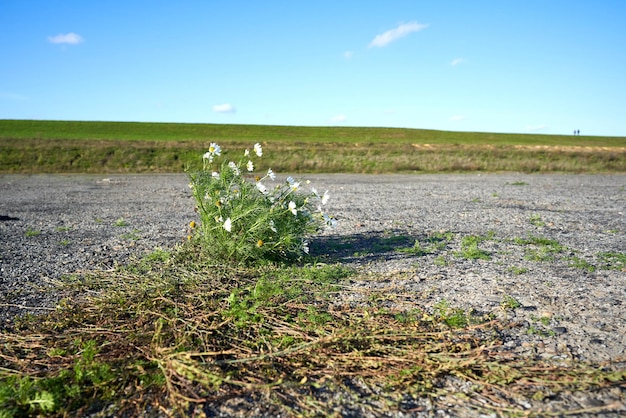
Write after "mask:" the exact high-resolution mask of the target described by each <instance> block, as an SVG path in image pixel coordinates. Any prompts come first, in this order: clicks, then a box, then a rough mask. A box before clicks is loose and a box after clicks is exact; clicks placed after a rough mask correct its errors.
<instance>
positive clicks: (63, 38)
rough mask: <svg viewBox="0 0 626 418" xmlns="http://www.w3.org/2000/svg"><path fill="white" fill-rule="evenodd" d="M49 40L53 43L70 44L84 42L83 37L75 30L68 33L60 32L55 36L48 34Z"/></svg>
mask: <svg viewBox="0 0 626 418" xmlns="http://www.w3.org/2000/svg"><path fill="white" fill-rule="evenodd" d="M48 42H50V43H52V44H70V45H77V44H80V43H82V42H83V37H82V36H80V35H77V34H75V33H74V32H70V33H66V34H62V33H60V34H58V35H55V36H48Z"/></svg>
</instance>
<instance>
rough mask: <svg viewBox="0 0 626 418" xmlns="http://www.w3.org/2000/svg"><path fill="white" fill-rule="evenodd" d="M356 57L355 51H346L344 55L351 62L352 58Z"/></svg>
mask: <svg viewBox="0 0 626 418" xmlns="http://www.w3.org/2000/svg"><path fill="white" fill-rule="evenodd" d="M353 56H354V52H353V51H346V52H344V53H343V57H344V58H345V59H347V60H349V59H350V58H352V57H353Z"/></svg>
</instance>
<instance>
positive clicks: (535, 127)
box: [526, 123, 548, 131]
mask: <svg viewBox="0 0 626 418" xmlns="http://www.w3.org/2000/svg"><path fill="white" fill-rule="evenodd" d="M547 128H548V125H546V124H545V123H541V124H539V125H527V126H526V130H527V131H543V130H544V129H547Z"/></svg>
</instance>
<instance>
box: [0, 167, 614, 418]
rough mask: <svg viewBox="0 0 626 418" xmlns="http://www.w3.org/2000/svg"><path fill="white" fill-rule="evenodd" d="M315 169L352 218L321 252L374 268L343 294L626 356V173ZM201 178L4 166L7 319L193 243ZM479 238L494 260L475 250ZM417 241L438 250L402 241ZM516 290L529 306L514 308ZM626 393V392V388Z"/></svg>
mask: <svg viewBox="0 0 626 418" xmlns="http://www.w3.org/2000/svg"><path fill="white" fill-rule="evenodd" d="M304 178H305V179H309V180H311V184H312V185H314V186H315V187H316V188H317V189H318V190H320V191H324V190H328V191H329V192H330V194H331V201H330V203H329V206H328V212H329V213H331V214H334V215H335V216H336V218H337V219H338V221H339V222H338V226H337V227H336V228H335V229H333V230H329V231H325V232H324V233H323V234H322V235H321V236H319V237H317V238H315V239H313V240H312V243H311V251H312V252H314V253H318V254H330V256H331V258H332V259H334V260H338V261H341V262H343V263H346V264H348V265H351V266H354V267H355V268H357V269H359V270H360V271H362V272H363V273H365V274H364V275H363V276H361V277H363V278H362V279H360V280H358V281H355V282H354V283H353V287H354V289H353V292H351V293H350V294H347V295H346V296H345V297H344V298H343V299H342V300H341V301H338V303H350V304H359V303H360V302H361V301H362V300H363V299H364V298H366V297H367V294H368V293H369V292H371V291H372V290H378V291H381V292H388V293H389V294H394V295H402V296H401V297H397V298H394V299H393V302H390V303H393V304H395V305H396V306H403V307H407V308H411V307H422V308H426V309H431V310H432V309H434V307H435V306H437V305H438V304H439V306H441V303H442V301H444V302H445V303H448V304H449V305H450V306H453V307H460V308H463V309H466V310H468V311H469V310H473V311H475V312H476V313H478V314H483V313H491V314H494V315H496V316H499V317H506V318H507V319H508V320H511V321H513V322H516V323H519V324H520V326H519V327H518V328H517V329H516V330H512V331H511V335H510V340H509V341H507V342H506V344H507V345H508V346H509V347H510V349H511V350H513V351H517V352H520V353H528V354H531V355H534V356H540V357H546V358H566V357H571V358H576V359H582V360H590V361H594V362H595V361H605V360H612V361H618V360H619V359H624V358H625V356H626V353H625V347H626V297H625V296H626V265H625V263H626V261H625V260H624V257H626V239H625V238H626V215H625V213H626V175H552V174H551V175H527V174H480V175H478V174H472V175H467V174H466V175H342V174H335V175H309V176H304ZM187 183H188V180H187V177H186V176H185V175H114V176H104V175H100V176H92V175H33V176H24V175H0V320H2V321H9V320H10V319H11V318H12V317H13V316H14V315H16V314H20V313H24V312H26V311H35V312H36V311H41V310H42V308H43V309H45V308H50V307H53V306H54V304H55V302H56V298H55V295H54V293H53V292H50V291H49V289H50V283H51V281H54V280H55V279H58V278H59V277H60V276H61V275H63V274H66V273H71V272H76V271H80V270H86V269H94V268H103V267H104V268H106V267H109V266H111V265H113V264H114V263H115V262H123V261H124V260H126V259H127V258H128V257H129V256H130V255H131V254H134V253H135V254H139V253H144V252H149V251H151V250H153V249H154V248H155V247H164V248H168V247H171V246H173V245H174V244H175V243H177V242H180V241H181V240H182V239H184V237H185V236H186V231H187V224H188V222H189V221H191V220H194V219H196V215H195V213H194V211H193V207H194V203H193V200H192V198H191V195H190V191H189V188H188V185H187ZM468 236H475V237H477V238H476V239H475V240H476V242H478V249H479V250H480V251H481V253H480V254H482V255H483V256H485V257H484V258H485V259H480V258H471V257H466V256H464V255H463V247H462V242H463V240H464V239H467V238H466V237H468ZM416 240H417V241H418V242H419V243H420V246H421V248H422V249H427V250H429V251H426V252H422V253H420V252H417V251H413V252H411V251H399V249H402V248H410V247H412V246H413V245H414V243H415V241H416ZM547 240H550V241H547ZM542 243H543V244H542ZM546 243H547V244H546ZM435 244H439V246H437V247H436V248H435ZM380 272H384V273H385V275H384V276H382V278H381V276H380V275H377V273H380ZM370 273H371V275H370ZM370 278H371V280H370ZM507 300H508V301H511V300H515V301H517V302H519V305H520V306H519V307H517V308H515V309H503V308H502V307H503V302H504V301H507ZM614 397H617V398H619V399H621V401H622V402H623V401H624V391H623V390H622V391H621V394H620V392H619V391H618V392H617V393H614ZM581 402H582V401H581ZM583 403H584V402H583ZM624 411H625V412H626V410H624Z"/></svg>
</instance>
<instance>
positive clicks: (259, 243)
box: [256, 239, 263, 248]
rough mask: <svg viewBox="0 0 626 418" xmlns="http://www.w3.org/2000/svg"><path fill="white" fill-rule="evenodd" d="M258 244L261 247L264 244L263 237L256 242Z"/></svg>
mask: <svg viewBox="0 0 626 418" xmlns="http://www.w3.org/2000/svg"><path fill="white" fill-rule="evenodd" d="M256 246H257V247H259V248H261V247H262V246H263V240H262V239H260V240H258V241H257V243H256Z"/></svg>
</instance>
